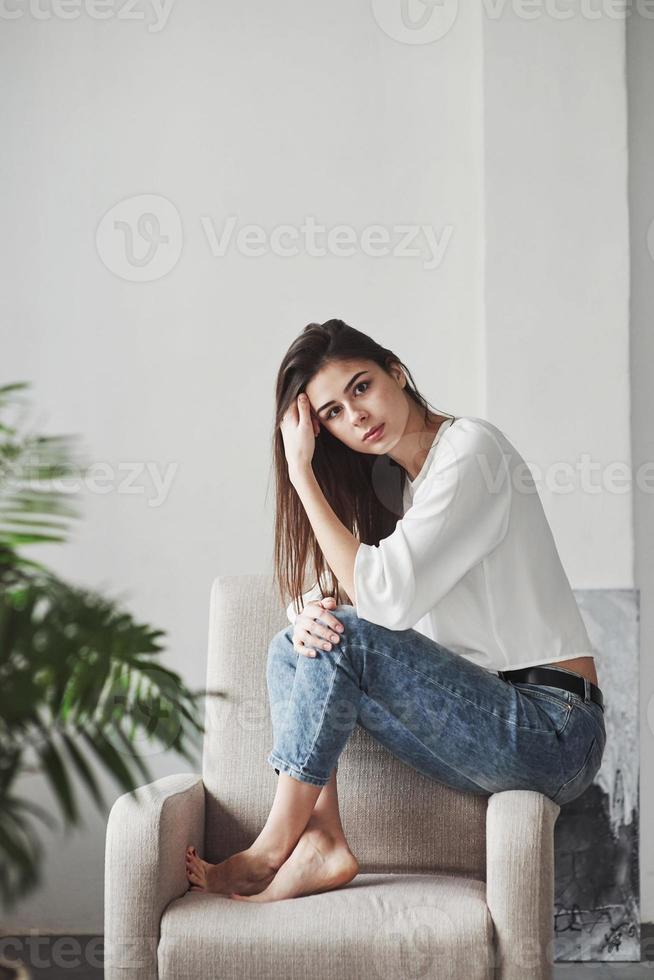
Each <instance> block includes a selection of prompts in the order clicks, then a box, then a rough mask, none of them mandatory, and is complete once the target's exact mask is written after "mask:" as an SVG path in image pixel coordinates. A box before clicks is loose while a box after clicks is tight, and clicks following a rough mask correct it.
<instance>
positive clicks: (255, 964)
mask: <svg viewBox="0 0 654 980" xmlns="http://www.w3.org/2000/svg"><path fill="white" fill-rule="evenodd" d="M210 605H211V610H210V623H209V654H208V669H207V688H208V689H209V690H216V689H218V690H221V691H223V692H224V697H223V698H221V699H209V700H208V702H207V716H206V728H207V732H206V735H205V739H204V751H203V759H202V775H199V774H192V773H185V774H181V775H175V776H167V777H165V778H163V779H159V780H157V781H156V782H154V783H151V784H150V785H148V786H144V787H142V788H140V789H139V790H137V791H136V792H134V793H127V794H124V795H123V796H121V797H119V799H117V800H116V802H115V804H114V806H113V808H112V810H111V813H110V815H109V822H108V827H107V839H106V867H105V958H106V970H105V977H106V978H107V980H118V978H120V980H136V978H138V980H155V978H160V980H186V978H188V980H210V978H213V977H215V978H220V980H231V978H238V980H250V978H257V980H266V978H271V980H272V978H275V980H277V978H279V977H282V978H284V980H306V978H307V977H311V978H312V980H321V978H330V980H335V978H339V980H353V978H356V980H368V978H370V980H397V978H399V977H402V978H403V980H405V978H411V977H420V978H427V977H438V978H439V980H489V978H495V980H526V978H529V980H543V978H546V977H551V975H552V961H553V958H554V866H553V865H554V840H553V838H554V824H555V822H556V819H557V817H558V814H559V807H558V806H557V805H556V804H555V803H553V802H552V801H551V800H550V799H548V798H547V797H545V796H543V795H541V794H540V793H536V792H528V791H522V790H520V791H519V790H512V791H509V792H504V793H496V794H495V795H493V796H491V797H490V798H486V797H483V796H475V795H472V794H467V793H461V792H459V791H457V790H452V789H450V788H448V787H446V786H443V785H441V784H440V783H437V782H435V781H433V780H430V779H428V778H426V777H424V776H422V775H421V774H420V773H417V772H415V771H414V770H413V769H411V768H410V767H408V766H406V765H405V764H404V763H402V762H400V761H399V760H397V759H395V758H394V757H393V756H392V755H390V753H388V752H387V751H386V750H385V749H384V748H382V746H381V745H379V743H377V742H376V741H375V740H374V739H373V738H372V737H371V736H370V735H369V734H368V733H367V732H365V731H363V730H362V729H361V728H357V729H356V730H355V732H354V734H353V735H352V737H351V738H350V741H349V742H348V744H347V746H346V748H345V750H344V752H343V753H342V755H341V757H340V759H339V764H338V786H339V798H340V802H341V816H342V821H343V827H344V829H345V833H346V835H347V838H348V841H349V844H350V847H351V849H352V851H353V852H354V854H355V855H356V856H357V858H358V860H359V864H360V873H359V874H358V875H357V877H356V878H354V879H353V881H351V882H349V883H348V884H347V885H345V886H344V887H342V888H339V889H336V890H333V891H329V892H323V893H321V894H316V895H309V896H306V897H301V898H293V899H287V900H285V901H278V902H265V903H264V902H262V903H251V902H236V901H233V900H232V899H229V898H228V897H226V896H222V895H211V894H206V893H204V892H192V891H189V890H188V884H187V880H186V875H185V866H184V851H185V848H186V845H187V844H188V843H191V844H194V845H195V846H196V847H197V849H198V852H199V853H200V855H201V856H202V857H204V858H205V859H206V860H208V861H212V862H217V861H221V860H223V859H224V858H226V857H228V856H229V855H231V854H233V853H235V852H236V851H240V850H243V849H244V848H246V847H248V846H249V845H250V844H251V843H252V841H253V840H254V838H255V837H256V836H257V834H258V833H259V831H260V830H261V828H262V826H263V824H264V822H265V819H266V817H267V815H268V812H269V810H270V806H271V804H272V800H273V797H274V794H275V789H276V785H277V778H278V777H277V776H276V775H275V772H274V771H273V769H272V768H271V767H270V766H269V765H268V764H267V763H266V761H265V759H266V756H267V754H268V752H269V751H270V749H271V746H272V729H271V724H270V713H269V706H268V698H267V691H266V680H265V665H266V655H267V650H268V645H269V643H270V640H271V639H272V637H273V635H274V634H275V633H276V632H278V631H279V630H280V629H282V628H283V627H284V625H287V620H286V616H285V611H284V609H283V607H281V606H280V604H279V601H278V599H277V597H276V594H275V592H274V590H273V584H272V578H271V577H268V576H260V575H243V576H221V577H219V578H217V579H216V580H215V581H214V583H213V587H212V590H211V603H210Z"/></svg>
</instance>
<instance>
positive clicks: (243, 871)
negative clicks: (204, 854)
mask: <svg viewBox="0 0 654 980" xmlns="http://www.w3.org/2000/svg"><path fill="white" fill-rule="evenodd" d="M276 874H277V868H274V867H273V866H272V864H271V863H270V862H269V861H268V860H267V859H266V858H265V857H263V856H262V855H261V854H260V853H258V852H256V851H254V850H253V849H252V848H251V847H248V848H247V849H246V850H245V851H239V852H238V853H237V854H232V856H231V857H228V858H227V860H225V861H221V862H220V864H209V862H208V861H203V860H202V858H200V857H198V853H197V851H196V850H195V848H194V847H190V846H189V847H187V848H186V877H187V878H188V880H189V882H190V884H191V889H190V890H191V891H202V892H216V893H218V894H223V895H229V894H230V892H234V891H237V892H240V893H242V894H243V895H256V894H257V892H260V891H263V889H264V888H266V887H267V886H268V885H269V884H270V882H271V881H272V879H273V878H274V877H275V875H276Z"/></svg>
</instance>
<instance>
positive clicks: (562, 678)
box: [498, 667, 604, 711]
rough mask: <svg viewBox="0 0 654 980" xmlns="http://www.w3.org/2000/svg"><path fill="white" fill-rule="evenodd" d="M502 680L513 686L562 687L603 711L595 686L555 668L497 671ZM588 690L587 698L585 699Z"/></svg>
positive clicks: (599, 695)
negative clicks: (538, 685)
mask: <svg viewBox="0 0 654 980" xmlns="http://www.w3.org/2000/svg"><path fill="white" fill-rule="evenodd" d="M498 676H499V677H501V678H502V680H505V681H510V682H512V683H514V684H547V685H549V686H550V687H562V688H564V690H566V691H572V693H573V694H578V695H579V697H580V698H581V699H582V701H586V700H588V701H594V702H595V704H599V706H600V708H601V709H602V711H604V698H603V697H602V692H601V691H600V689H599V687H598V686H597V684H593V683H592V681H589V680H587V679H586V678H585V677H582V676H581V675H580V674H571V673H570V674H569V673H568V672H567V671H566V670H560V669H558V668H557V667H523V668H522V669H521V670H499V671H498ZM586 690H588V697H586Z"/></svg>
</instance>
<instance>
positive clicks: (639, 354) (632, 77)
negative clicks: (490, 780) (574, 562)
mask: <svg viewBox="0 0 654 980" xmlns="http://www.w3.org/2000/svg"><path fill="white" fill-rule="evenodd" d="M653 51H654V21H653V20H651V19H648V18H644V17H633V18H631V19H630V20H629V21H628V22H627V83H628V94H629V205H630V206H629V213H630V223H631V235H630V237H631V304H630V307H631V385H632V414H631V424H632V452H633V465H634V470H635V471H638V470H639V469H641V468H642V472H643V473H646V472H647V468H648V467H649V472H650V477H649V487H652V486H653V483H654V481H653V480H652V476H651V472H652V460H654V431H653V429H652V418H654V388H653V386H652V372H653V371H654V333H653V332H652V310H653V309H654V276H653V275H652V273H653V272H654V223H653V222H654V187H653V185H652V156H653V155H654V115H653V114H652V101H651V93H652V90H653V89H654V58H652V52H653ZM642 487H643V489H637V490H636V492H635V493H634V532H635V533H634V540H635V578H636V584H637V586H638V588H639V589H640V638H641V643H640V650H641V655H640V717H641V726H640V742H641V766H640V773H641V776H640V793H641V796H640V810H641V826H642V827H643V828H647V829H649V828H650V827H651V826H652V822H653V814H654V765H653V760H654V660H653V658H652V655H651V650H652V644H653V643H654V615H653V614H654V507H653V505H652V500H653V497H652V490H651V489H649V490H646V489H644V488H645V487H646V483H645V482H643V483H642ZM640 874H641V887H642V908H643V919H644V920H647V921H652V919H654V841H653V840H652V835H651V834H650V833H648V832H647V830H645V833H643V834H642V839H641V872H640Z"/></svg>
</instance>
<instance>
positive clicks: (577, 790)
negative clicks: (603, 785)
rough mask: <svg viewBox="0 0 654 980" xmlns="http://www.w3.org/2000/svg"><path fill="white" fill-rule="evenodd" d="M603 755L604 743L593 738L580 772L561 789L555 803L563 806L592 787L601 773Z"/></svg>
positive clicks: (554, 798)
mask: <svg viewBox="0 0 654 980" xmlns="http://www.w3.org/2000/svg"><path fill="white" fill-rule="evenodd" d="M603 754H604V746H603V744H602V742H601V741H599V740H598V738H597V737H593V739H592V741H591V743H590V747H589V749H588V752H587V753H586V757H585V759H584V761H583V763H582V764H581V767H580V769H579V771H578V772H576V773H575V775H574V776H571V777H570V779H567V780H566V781H565V782H564V783H563V785H562V786H560V787H559V789H558V791H557V793H556V795H555V796H553V797H552V800H553V801H554V803H558V804H559V805H560V806H561V805H563V804H564V803H570V802H572V800H576V799H577V797H578V796H581V794H582V793H584V792H585V791H586V790H587V789H588V787H589V786H590V785H591V783H592V782H593V780H594V778H595V775H596V773H597V772H598V771H599V768H600V766H601V764H602V756H603Z"/></svg>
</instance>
